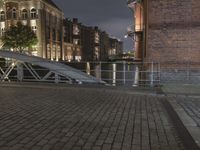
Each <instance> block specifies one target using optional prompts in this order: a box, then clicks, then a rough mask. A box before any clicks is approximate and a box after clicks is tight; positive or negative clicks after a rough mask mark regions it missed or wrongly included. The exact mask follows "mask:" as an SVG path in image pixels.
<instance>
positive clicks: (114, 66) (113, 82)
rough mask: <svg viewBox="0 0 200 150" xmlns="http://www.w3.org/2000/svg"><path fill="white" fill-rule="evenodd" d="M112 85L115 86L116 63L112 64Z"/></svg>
mask: <svg viewBox="0 0 200 150" xmlns="http://www.w3.org/2000/svg"><path fill="white" fill-rule="evenodd" d="M112 72H113V75H112V85H113V86H116V74H117V65H116V64H112Z"/></svg>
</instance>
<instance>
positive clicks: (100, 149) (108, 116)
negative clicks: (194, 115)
mask: <svg viewBox="0 0 200 150" xmlns="http://www.w3.org/2000/svg"><path fill="white" fill-rule="evenodd" d="M164 98H165V97H163V96H156V95H154V94H149V93H147V92H146V94H138V93H134V92H131V91H128V92H125V91H120V90H114V89H112V90H109V89H104V88H84V87H73V86H72V87H70V86H69V87H58V86H55V87H53V86H52V85H49V86H30V87H26V86H24V87H23V86H22V87H21V86H0V150H17V149H18V150H48V149H51V150H170V149H171V150H183V149H184V148H183V144H182V143H181V140H180V138H179V136H178V134H177V132H176V130H175V128H174V126H173V124H172V121H171V119H170V117H169V115H168V113H167V112H166V109H165V108H164V105H163V104H162V100H163V99H164Z"/></svg>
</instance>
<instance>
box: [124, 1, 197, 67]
mask: <svg viewBox="0 0 200 150" xmlns="http://www.w3.org/2000/svg"><path fill="white" fill-rule="evenodd" d="M128 6H129V8H131V9H132V10H134V26H132V30H130V32H129V31H128V33H129V35H130V36H132V38H133V39H134V41H135V42H134V45H135V50H136V57H137V58H138V59H140V60H143V61H156V62H160V63H161V64H163V65H162V66H164V65H166V64H168V63H170V62H172V63H175V64H178V63H179V64H181V63H182V64H187V63H190V64H193V63H200V42H199V41H200V24H199V21H198V20H199V18H200V12H199V11H198V10H199V9H200V1H198V0H192V1H188V0H181V1H175V0H129V1H128Z"/></svg>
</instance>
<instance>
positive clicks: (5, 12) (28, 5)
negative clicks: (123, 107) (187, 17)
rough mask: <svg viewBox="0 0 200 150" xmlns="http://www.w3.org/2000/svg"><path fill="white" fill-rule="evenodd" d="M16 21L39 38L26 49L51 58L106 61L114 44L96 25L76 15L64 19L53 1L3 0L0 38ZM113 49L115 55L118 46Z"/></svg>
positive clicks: (0, 13) (0, 16) (57, 59)
mask: <svg viewBox="0 0 200 150" xmlns="http://www.w3.org/2000/svg"><path fill="white" fill-rule="evenodd" d="M19 21H20V22H21V23H22V24H24V25H28V26H30V27H31V28H32V30H33V31H34V32H35V33H36V35H37V38H38V41H39V42H38V44H37V45H36V46H34V47H32V48H27V50H26V51H27V52H28V53H29V54H31V55H35V56H39V57H43V58H47V59H50V60H56V61H59V60H64V61H69V62H70V61H77V62H79V61H100V60H107V59H108V55H109V51H110V49H111V47H110V46H113V45H114V44H110V42H111V41H112V40H110V38H109V35H108V34H107V33H106V32H104V31H101V30H100V29H99V28H98V27H89V26H86V25H83V24H81V23H80V22H78V19H77V18H73V19H72V20H70V19H64V14H63V12H62V11H61V10H60V9H59V8H58V7H57V6H56V4H55V3H53V1H52V0H4V1H3V5H2V6H0V37H2V36H3V34H4V32H5V30H7V29H8V28H9V27H10V26H11V25H16V24H17V22H19ZM116 43H117V41H116ZM116 43H115V44H116ZM0 45H3V43H0ZM115 48H116V54H117V53H118V49H119V46H118V45H115ZM112 49H114V47H112ZM113 54H114V53H113Z"/></svg>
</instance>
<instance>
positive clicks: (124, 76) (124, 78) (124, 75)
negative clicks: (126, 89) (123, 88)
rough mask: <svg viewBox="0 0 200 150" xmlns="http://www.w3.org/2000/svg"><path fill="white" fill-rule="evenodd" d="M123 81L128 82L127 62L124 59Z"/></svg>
mask: <svg viewBox="0 0 200 150" xmlns="http://www.w3.org/2000/svg"><path fill="white" fill-rule="evenodd" d="M123 83H124V85H125V84H126V62H125V61H123Z"/></svg>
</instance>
